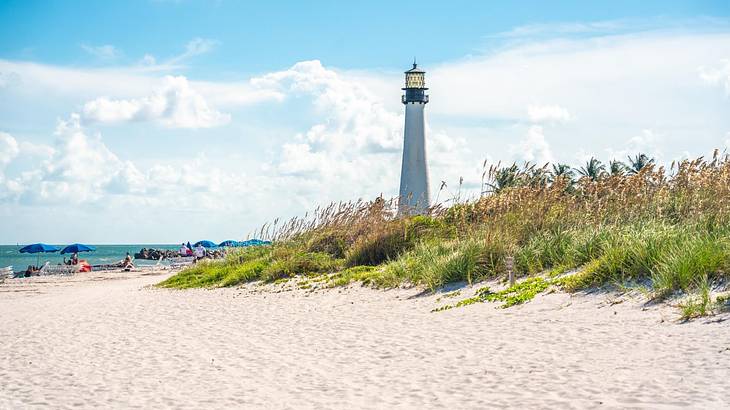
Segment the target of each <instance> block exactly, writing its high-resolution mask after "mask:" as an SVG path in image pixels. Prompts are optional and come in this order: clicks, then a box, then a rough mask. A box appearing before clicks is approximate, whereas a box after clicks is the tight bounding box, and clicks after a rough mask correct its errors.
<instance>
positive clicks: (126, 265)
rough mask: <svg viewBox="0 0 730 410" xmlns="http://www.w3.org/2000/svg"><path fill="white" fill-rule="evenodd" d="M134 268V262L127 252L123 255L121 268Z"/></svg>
mask: <svg viewBox="0 0 730 410" xmlns="http://www.w3.org/2000/svg"><path fill="white" fill-rule="evenodd" d="M133 268H134V263H133V262H132V256H131V255H130V254H129V252H127V256H125V257H124V260H123V261H122V269H124V270H130V269H133Z"/></svg>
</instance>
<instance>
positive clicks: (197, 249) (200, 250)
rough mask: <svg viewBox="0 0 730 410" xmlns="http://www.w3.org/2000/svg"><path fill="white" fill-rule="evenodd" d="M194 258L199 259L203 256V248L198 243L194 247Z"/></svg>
mask: <svg viewBox="0 0 730 410" xmlns="http://www.w3.org/2000/svg"><path fill="white" fill-rule="evenodd" d="M194 253H195V260H196V261H197V260H201V259H203V258H205V248H204V247H203V245H198V246H196V247H195V252H194Z"/></svg>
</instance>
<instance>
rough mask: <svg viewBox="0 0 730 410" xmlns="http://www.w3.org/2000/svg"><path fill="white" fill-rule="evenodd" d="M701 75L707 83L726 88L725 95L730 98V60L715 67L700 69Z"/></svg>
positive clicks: (725, 60) (723, 61)
mask: <svg viewBox="0 0 730 410" xmlns="http://www.w3.org/2000/svg"><path fill="white" fill-rule="evenodd" d="M699 73H700V78H701V79H702V80H704V81H705V82H706V83H708V84H711V85H720V86H722V87H724V88H725V93H726V94H727V95H729V96H730V59H724V60H722V61H720V64H719V65H717V66H714V67H700V68H699Z"/></svg>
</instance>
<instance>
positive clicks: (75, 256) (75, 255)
mask: <svg viewBox="0 0 730 410" xmlns="http://www.w3.org/2000/svg"><path fill="white" fill-rule="evenodd" d="M69 262H70V263H69V265H78V264H79V254H78V253H76V252H74V253H73V254H72V255H71V260H70V261H69Z"/></svg>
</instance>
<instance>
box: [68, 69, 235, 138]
mask: <svg viewBox="0 0 730 410" xmlns="http://www.w3.org/2000/svg"><path fill="white" fill-rule="evenodd" d="M82 113H83V120H84V121H85V122H89V123H93V122H99V123H120V122H134V121H157V122H159V123H161V124H162V125H164V126H166V127H170V128H210V127H216V126H220V125H225V124H227V123H228V122H229V121H230V119H231V117H230V115H229V114H224V113H221V112H219V111H217V110H215V109H214V108H212V107H211V106H210V105H209V104H208V102H207V101H206V100H205V98H203V96H201V95H200V94H198V93H197V92H196V91H195V90H194V89H193V88H192V87H191V86H190V84H189V83H188V80H187V79H186V78H185V77H182V76H179V77H172V76H166V77H165V78H164V79H163V86H162V87H161V88H160V89H159V90H157V91H155V92H153V93H152V95H151V96H149V97H143V98H136V99H127V100H124V99H120V100H113V99H109V98H107V97H100V98H97V99H95V100H92V101H89V102H87V103H86V104H84V107H83V110H82Z"/></svg>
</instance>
